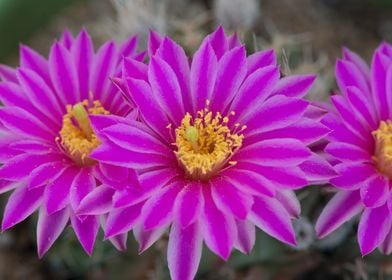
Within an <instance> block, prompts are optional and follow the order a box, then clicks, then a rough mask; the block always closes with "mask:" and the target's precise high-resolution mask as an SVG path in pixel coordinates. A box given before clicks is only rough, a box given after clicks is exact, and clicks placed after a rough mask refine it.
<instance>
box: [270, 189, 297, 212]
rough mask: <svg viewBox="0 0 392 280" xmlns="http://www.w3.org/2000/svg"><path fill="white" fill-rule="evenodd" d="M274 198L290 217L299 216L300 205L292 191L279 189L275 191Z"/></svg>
mask: <svg viewBox="0 0 392 280" xmlns="http://www.w3.org/2000/svg"><path fill="white" fill-rule="evenodd" d="M276 199H277V200H279V202H280V203H281V204H282V206H283V207H284V208H285V209H286V211H287V212H288V213H289V214H290V216H291V217H292V218H299V215H300V214H301V205H300V203H299V200H298V198H297V196H296V195H295V192H294V191H292V190H280V191H278V192H277V193H276Z"/></svg>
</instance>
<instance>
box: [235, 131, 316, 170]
mask: <svg viewBox="0 0 392 280" xmlns="http://www.w3.org/2000/svg"><path fill="white" fill-rule="evenodd" d="M311 155H312V153H311V151H310V149H309V148H307V147H306V146H305V145H304V144H303V143H302V142H300V141H299V140H295V139H291V138H282V139H267V140H263V141H260V142H257V143H255V144H251V145H249V146H245V147H243V148H241V149H240V150H239V151H238V152H237V153H236V154H235V156H234V157H233V160H236V161H246V162H257V163H258V164H260V165H264V166H295V165H298V164H300V163H302V162H304V161H305V160H307V159H308V158H309V157H310V156H311Z"/></svg>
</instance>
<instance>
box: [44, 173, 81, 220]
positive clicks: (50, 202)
mask: <svg viewBox="0 0 392 280" xmlns="http://www.w3.org/2000/svg"><path fill="white" fill-rule="evenodd" d="M76 174H77V170H76V169H74V168H72V167H70V168H68V169H67V170H65V171H64V172H63V173H62V174H61V175H60V176H59V177H58V178H57V179H56V180H54V181H52V182H51V183H50V184H49V185H48V186H47V187H46V188H45V193H44V205H45V207H46V211H47V213H48V215H51V214H53V213H55V212H57V211H59V210H61V209H64V208H65V207H66V206H67V204H68V203H69V197H70V190H71V185H72V181H73V180H74V178H75V176H76Z"/></svg>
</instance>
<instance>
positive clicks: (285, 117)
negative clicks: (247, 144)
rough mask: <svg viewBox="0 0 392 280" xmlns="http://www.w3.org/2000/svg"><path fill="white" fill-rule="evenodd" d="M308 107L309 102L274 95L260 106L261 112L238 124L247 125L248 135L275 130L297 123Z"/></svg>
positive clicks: (239, 120) (256, 112) (255, 112)
mask: <svg viewBox="0 0 392 280" xmlns="http://www.w3.org/2000/svg"><path fill="white" fill-rule="evenodd" d="M307 106H308V102H307V101H305V100H303V99H297V98H292V97H286V96H284V95H274V96H272V97H271V98H269V99H267V100H266V101H265V102H264V103H263V104H262V105H260V108H259V110H254V113H253V114H251V115H247V116H246V117H244V119H238V122H240V123H241V124H246V125H247V129H246V132H247V135H252V134H257V133H260V132H266V131H269V130H275V129H278V128H282V127H285V126H289V125H291V124H293V123H295V122H297V121H298V120H299V119H300V118H301V116H302V115H303V114H304V112H305V110H306V107H307Z"/></svg>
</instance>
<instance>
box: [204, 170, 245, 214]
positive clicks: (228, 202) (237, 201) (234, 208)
mask: <svg viewBox="0 0 392 280" xmlns="http://www.w3.org/2000/svg"><path fill="white" fill-rule="evenodd" d="M210 184H211V194H212V198H213V200H214V203H215V205H216V206H217V208H218V209H220V210H221V211H222V212H224V213H225V214H226V215H228V216H231V215H232V216H234V217H235V218H237V219H239V220H245V219H246V217H247V215H248V213H249V211H250V209H251V207H252V204H253V197H252V196H251V195H248V194H245V193H242V192H241V191H240V190H239V189H237V188H236V187H235V186H234V185H233V184H232V183H230V182H229V181H228V180H225V179H221V178H218V179H216V180H214V181H211V183H210Z"/></svg>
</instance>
